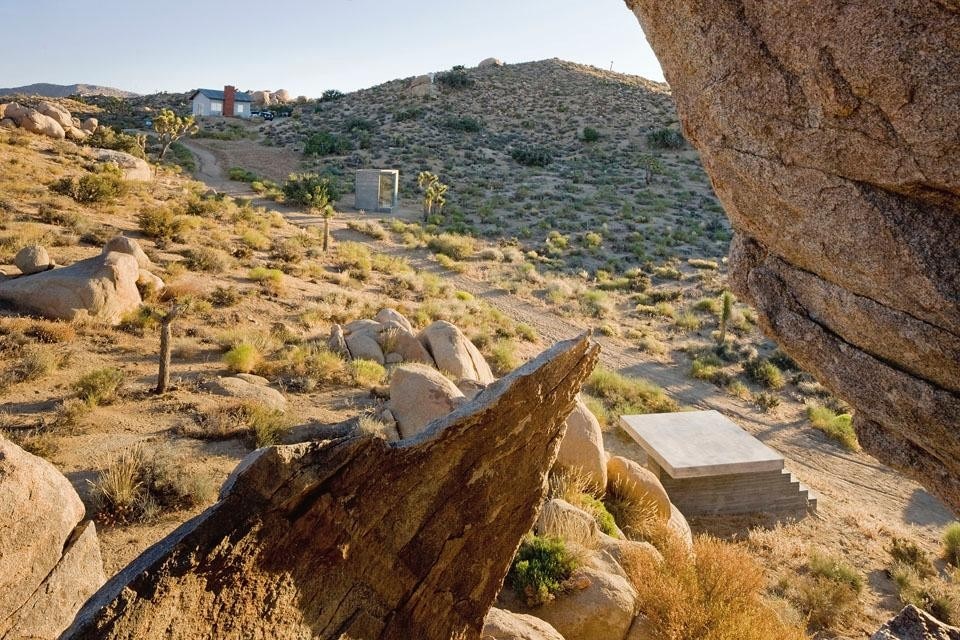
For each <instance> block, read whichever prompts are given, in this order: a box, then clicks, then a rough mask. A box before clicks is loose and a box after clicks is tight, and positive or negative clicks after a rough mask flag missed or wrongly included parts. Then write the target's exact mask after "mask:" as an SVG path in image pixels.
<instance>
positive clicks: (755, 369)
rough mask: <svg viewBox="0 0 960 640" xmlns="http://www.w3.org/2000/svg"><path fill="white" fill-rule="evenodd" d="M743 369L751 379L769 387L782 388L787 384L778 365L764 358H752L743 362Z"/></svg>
mask: <svg viewBox="0 0 960 640" xmlns="http://www.w3.org/2000/svg"><path fill="white" fill-rule="evenodd" d="M743 370H744V371H745V372H746V374H747V376H748V377H749V378H750V379H751V380H753V381H754V382H757V383H759V384H762V385H763V386H765V387H767V388H768V389H782V388H783V387H784V385H785V384H786V380H784V378H783V372H782V371H780V369H778V368H777V365H775V364H773V363H772V362H770V361H769V360H764V359H763V358H750V359H749V360H747V361H746V362H744V363H743Z"/></svg>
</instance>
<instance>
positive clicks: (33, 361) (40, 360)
mask: <svg viewBox="0 0 960 640" xmlns="http://www.w3.org/2000/svg"><path fill="white" fill-rule="evenodd" d="M63 357H64V354H63V353H61V352H60V350H59V349H56V348H54V347H48V346H41V345H26V346H24V347H23V348H22V349H20V353H19V354H18V357H17V358H16V360H15V361H14V362H13V364H12V366H11V367H10V369H9V370H8V371H7V372H5V374H4V376H3V378H4V379H3V380H2V382H5V383H7V382H32V381H36V380H40V379H42V378H46V377H47V376H49V375H50V374H51V373H53V372H54V371H56V370H57V369H58V368H60V365H61V364H62V362H63Z"/></svg>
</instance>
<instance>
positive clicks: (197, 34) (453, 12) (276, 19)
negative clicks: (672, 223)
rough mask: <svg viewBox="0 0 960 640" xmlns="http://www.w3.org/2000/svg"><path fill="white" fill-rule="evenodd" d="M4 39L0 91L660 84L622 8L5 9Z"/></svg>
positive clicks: (599, 2)
mask: <svg viewBox="0 0 960 640" xmlns="http://www.w3.org/2000/svg"><path fill="white" fill-rule="evenodd" d="M0 34H2V35H3V44H4V46H3V50H4V51H5V52H6V54H5V55H0V87H9V86H20V85H25V84H32V83H34V82H52V83H56V84H72V83H87V84H101V85H108V86H113V87H117V88H120V89H126V90H129V91H136V92H138V93H153V92H155V91H160V90H168V91H186V90H189V89H194V88H197V87H201V86H202V87H208V88H218V87H221V86H223V85H224V84H235V85H237V86H238V87H240V88H243V89H274V90H276V89H287V90H289V91H290V92H291V93H292V94H293V95H300V94H303V95H307V96H310V97H314V96H317V95H319V94H320V93H321V92H322V91H323V90H324V89H331V88H335V89H340V90H343V91H351V90H354V89H360V88H363V87H369V86H373V85H375V84H379V83H380V82H385V81H387V80H393V79H395V78H403V77H408V76H412V75H419V74H422V73H427V72H430V71H439V70H442V69H447V68H449V67H451V66H453V65H455V64H464V65H467V66H474V65H476V64H477V63H478V62H479V61H480V60H482V59H483V58H486V57H490V56H495V57H498V58H501V59H503V60H504V61H505V62H508V63H509V62H526V61H530V60H540V59H544V58H553V57H557V58H563V59H566V60H572V61H575V62H582V63H585V64H592V65H595V66H598V67H603V68H609V66H610V63H611V61H612V62H613V68H614V70H616V71H621V72H624V73H634V74H637V75H642V76H645V77H647V78H650V79H653V80H663V75H662V72H661V70H660V66H659V64H658V63H657V60H656V58H655V57H654V55H653V52H652V51H651V50H650V47H649V46H648V45H647V41H646V39H645V38H644V36H643V32H642V31H641V29H640V26H639V25H638V23H637V21H636V18H634V16H633V14H631V13H630V11H629V10H628V9H627V8H626V7H625V6H624V3H623V0H460V1H456V0H454V1H452V2H451V1H450V0H445V1H443V2H441V1H438V0H421V1H417V0H408V1H406V2H383V1H382V0H380V1H374V0H315V1H312V2H311V1H308V0H260V1H256V2H254V1H252V0H224V1H215V2H210V1H205V0H192V1H189V2H187V1H184V0H168V1H166V2H164V1H163V0H161V1H160V2H146V1H144V0H99V1H97V2H90V1H89V0H84V1H79V0H0ZM11 52H16V55H11Z"/></svg>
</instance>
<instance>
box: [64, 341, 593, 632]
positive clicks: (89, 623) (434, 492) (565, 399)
mask: <svg viewBox="0 0 960 640" xmlns="http://www.w3.org/2000/svg"><path fill="white" fill-rule="evenodd" d="M598 351H599V349H598V347H596V345H592V344H591V343H590V342H589V341H588V339H587V338H585V337H582V338H580V339H577V340H572V341H567V342H563V343H560V344H558V345H556V346H554V347H553V348H552V349H550V350H549V351H547V352H546V353H544V354H543V355H541V356H540V357H539V358H537V359H536V360H534V361H532V362H530V363H528V364H527V365H524V366H523V367H521V368H520V369H518V370H516V371H514V372H513V373H512V374H510V375H509V376H507V377H505V378H503V379H502V380H500V381H499V382H497V383H496V384H494V385H492V386H491V387H489V388H488V389H486V390H485V391H484V392H483V393H481V394H480V395H479V396H477V398H476V399H475V400H474V401H473V402H471V403H469V404H467V405H464V406H463V407H461V408H459V409H458V410H457V411H455V412H453V413H452V414H450V415H448V416H446V417H444V418H442V419H440V420H438V421H436V422H434V423H433V424H432V425H431V426H430V427H429V428H428V429H427V430H426V431H424V432H423V433H421V434H420V435H419V436H417V437H416V438H413V439H411V440H407V441H403V442H400V443H394V444H391V443H387V442H386V441H384V440H382V439H380V438H376V437H373V436H367V437H358V438H346V439H340V440H332V441H325V442H316V443H308V444H302V445H291V446H282V447H271V448H268V449H261V450H259V451H257V452H255V453H253V454H251V455H250V456H249V457H248V458H247V459H246V460H245V461H244V462H242V463H241V465H240V467H239V468H238V469H237V471H235V472H234V475H233V476H232V478H231V480H228V481H227V484H226V485H225V486H224V489H223V492H222V494H221V496H222V497H221V500H220V501H219V502H218V503H217V504H216V505H214V506H213V507H211V508H210V509H208V510H207V511H206V512H204V513H203V514H201V515H200V516H198V517H197V518H194V519H193V520H191V521H189V522H187V523H186V524H184V525H183V526H181V527H180V528H179V529H177V531H175V532H174V533H173V534H171V535H170V536H169V537H167V538H166V539H164V540H162V541H161V542H160V543H158V544H157V545H154V546H153V547H151V548H150V549H148V550H147V551H146V552H145V553H144V554H143V555H141V556H140V557H139V558H138V559H137V560H135V561H134V562H133V563H132V564H131V565H130V566H128V567H127V568H126V569H124V570H123V571H122V572H120V574H118V575H117V576H116V577H115V578H114V579H112V580H111V581H110V582H109V583H108V584H107V585H106V586H105V587H104V588H103V589H101V590H100V592H98V593H97V594H96V595H95V596H94V597H93V598H91V599H90V601H89V602H88V603H87V604H86V605H85V606H84V608H83V609H82V610H81V612H80V613H79V614H78V615H77V619H76V621H75V623H74V625H73V626H72V627H71V629H70V630H69V631H68V632H67V633H66V634H65V635H64V638H65V639H79V638H130V639H132V638H156V637H171V638H172V637H175V638H218V639H224V640H229V639H234V638H236V639H239V638H276V639H287V638H321V639H330V640H340V639H341V638H343V637H347V638H356V639H359V638H363V639H364V640H371V639H381V640H387V639H390V640H401V639H403V640H408V639H410V638H417V639H418V640H449V639H450V638H458V637H464V638H477V637H479V634H480V632H481V629H482V627H483V622H484V616H485V615H486V613H487V611H488V610H489V608H490V605H491V604H492V603H493V601H494V597H495V596H496V594H497V592H498V591H499V590H500V587H501V585H502V583H503V579H504V576H505V575H506V573H507V570H508V568H509V566H510V562H511V560H512V558H513V555H514V553H515V552H516V549H517V547H518V545H519V543H520V540H521V538H522V536H523V535H524V534H525V533H526V532H527V531H529V529H530V527H531V526H532V525H533V522H534V519H535V517H536V510H537V506H538V505H539V504H540V503H541V501H542V500H543V497H544V495H545V493H546V474H547V471H548V469H549V468H550V466H551V464H552V463H553V459H554V457H555V456H556V452H557V449H558V447H559V445H560V439H561V437H562V436H563V431H564V421H565V419H566V417H567V414H569V413H570V411H571V410H572V408H573V405H574V401H575V398H576V394H577V392H578V390H579V389H580V385H581V384H582V383H583V381H584V379H585V378H586V376H587V375H588V374H589V372H590V371H591V370H592V368H593V366H594V364H595V362H596V359H597V355H598Z"/></svg>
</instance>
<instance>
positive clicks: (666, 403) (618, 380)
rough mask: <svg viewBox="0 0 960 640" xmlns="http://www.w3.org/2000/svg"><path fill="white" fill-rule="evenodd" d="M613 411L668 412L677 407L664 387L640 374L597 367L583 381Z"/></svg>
mask: <svg viewBox="0 0 960 640" xmlns="http://www.w3.org/2000/svg"><path fill="white" fill-rule="evenodd" d="M585 388H586V390H587V391H589V392H590V393H591V394H592V395H593V396H595V397H597V398H599V399H600V400H602V401H603V403H604V405H606V407H607V408H608V409H609V410H610V411H611V412H612V413H614V414H616V415H626V414H637V413H668V412H671V411H677V410H678V409H679V408H680V407H679V405H678V404H677V403H676V401H674V400H673V399H672V398H670V397H669V396H668V395H667V394H666V393H665V392H664V390H663V389H661V388H660V387H658V386H657V385H655V384H653V383H652V382H650V381H648V380H644V379H643V378H634V377H632V376H625V375H623V374H620V373H617V372H616V371H611V370H610V369H607V368H605V367H597V368H596V369H594V370H593V373H592V374H590V378H589V379H588V380H587V384H586V385H585Z"/></svg>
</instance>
